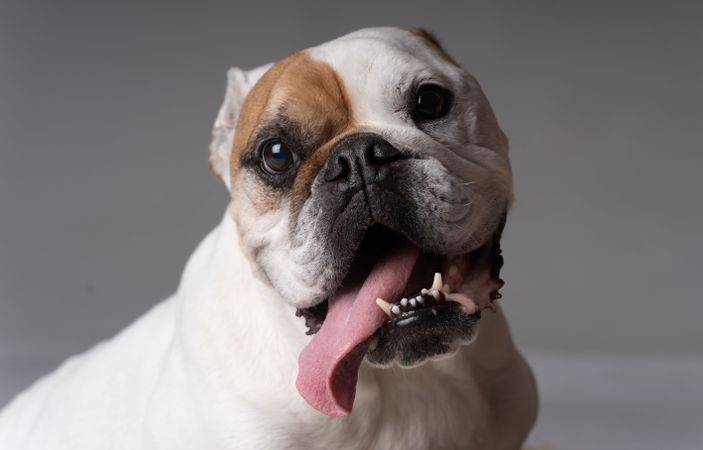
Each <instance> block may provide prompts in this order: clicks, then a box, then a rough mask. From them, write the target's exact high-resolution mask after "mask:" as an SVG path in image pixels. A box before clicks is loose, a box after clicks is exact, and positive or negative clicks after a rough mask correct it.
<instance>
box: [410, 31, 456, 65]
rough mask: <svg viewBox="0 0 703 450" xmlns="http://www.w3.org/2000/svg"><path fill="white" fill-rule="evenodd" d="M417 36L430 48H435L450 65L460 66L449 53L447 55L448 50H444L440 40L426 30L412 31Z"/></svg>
mask: <svg viewBox="0 0 703 450" xmlns="http://www.w3.org/2000/svg"><path fill="white" fill-rule="evenodd" d="M411 32H412V33H413V34H414V35H415V36H417V37H419V38H420V39H422V40H423V41H424V42H425V44H427V45H428V46H429V47H431V48H433V49H434V50H435V51H436V52H437V53H439V55H440V56H441V57H442V58H444V59H445V60H447V61H449V62H450V63H452V64H454V65H455V66H458V65H459V64H457V62H456V61H455V60H454V58H452V57H451V56H450V55H449V53H447V51H446V50H444V49H443V48H442V44H440V43H439V39H437V37H436V36H435V35H434V34H432V33H431V32H429V31H427V30H426V29H424V28H416V29H414V30H412V31H411Z"/></svg>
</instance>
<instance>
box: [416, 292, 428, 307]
mask: <svg viewBox="0 0 703 450" xmlns="http://www.w3.org/2000/svg"><path fill="white" fill-rule="evenodd" d="M425 295H427V294H425ZM417 303H418V304H420V305H424V304H425V299H424V298H423V297H422V296H421V295H418V296H417Z"/></svg>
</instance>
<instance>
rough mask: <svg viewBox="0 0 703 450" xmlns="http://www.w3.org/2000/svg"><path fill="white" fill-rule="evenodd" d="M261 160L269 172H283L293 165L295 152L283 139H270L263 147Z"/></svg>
mask: <svg viewBox="0 0 703 450" xmlns="http://www.w3.org/2000/svg"><path fill="white" fill-rule="evenodd" d="M261 162H262V163H263V166H264V169H266V170H267V171H268V172H270V173H273V174H277V173H283V172H285V171H287V170H288V169H290V167H291V166H292V165H293V152H291V151H290V150H289V149H288V147H286V144H284V143H283V142H281V141H277V140H274V141H268V142H266V143H265V144H264V146H263V148H262V149H261Z"/></svg>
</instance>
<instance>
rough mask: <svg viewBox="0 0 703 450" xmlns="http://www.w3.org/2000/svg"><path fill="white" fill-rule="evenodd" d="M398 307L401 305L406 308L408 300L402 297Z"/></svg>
mask: <svg viewBox="0 0 703 450" xmlns="http://www.w3.org/2000/svg"><path fill="white" fill-rule="evenodd" d="M400 305H401V306H408V299H407V298H405V297H403V298H402V299H401V300H400Z"/></svg>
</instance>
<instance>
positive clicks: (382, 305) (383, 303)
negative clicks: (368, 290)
mask: <svg viewBox="0 0 703 450" xmlns="http://www.w3.org/2000/svg"><path fill="white" fill-rule="evenodd" d="M376 304H377V305H378V307H379V308H381V311H383V312H384V313H385V314H386V315H387V316H388V317H393V315H392V314H391V309H392V305H391V304H390V303H388V302H387V301H385V300H384V299H382V298H381V297H378V298H377V299H376Z"/></svg>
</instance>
